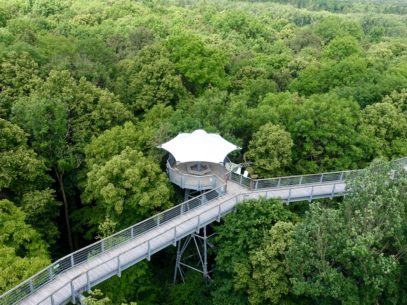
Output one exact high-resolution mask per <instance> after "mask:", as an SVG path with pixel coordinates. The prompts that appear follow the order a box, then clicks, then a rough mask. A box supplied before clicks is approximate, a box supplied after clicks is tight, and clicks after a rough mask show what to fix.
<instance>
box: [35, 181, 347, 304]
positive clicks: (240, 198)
mask: <svg viewBox="0 0 407 305" xmlns="http://www.w3.org/2000/svg"><path fill="white" fill-rule="evenodd" d="M338 184H342V183H337V182H334V183H333V184H332V190H333V191H332V195H331V196H332V197H334V196H335V186H336V185H338ZM321 185H325V183H319V184H315V185H313V186H312V187H311V193H310V194H311V195H310V196H311V199H312V193H313V189H314V188H315V187H318V186H321ZM304 187H308V188H309V186H292V187H289V188H291V189H300V188H304ZM278 189H287V187H280V188H278ZM264 192H266V197H267V192H268V191H265V190H258V191H254V192H253V191H252V192H246V193H242V194H236V195H234V196H232V197H231V198H229V199H228V200H227V201H226V202H219V203H218V204H217V205H216V207H220V206H222V205H224V204H225V203H227V202H230V201H232V202H233V201H234V202H235V203H236V204H238V203H240V202H242V201H244V200H245V199H246V195H249V194H255V193H264ZM211 201H212V200H211ZM211 201H208V203H209V202H211ZM216 207H215V208H216ZM211 209H213V208H211ZM223 212H224V213H225V211H223ZM227 212H229V211H226V213H227ZM219 213H222V211H221V210H220V209H219ZM220 216H221V215H219V216H218V218H219V217H220ZM198 217H199V216H198ZM194 218H196V216H194V217H188V218H187V219H186V220H184V221H182V222H181V223H179V224H177V225H176V226H174V227H172V228H169V229H167V230H165V231H163V232H161V233H160V234H158V235H155V236H154V237H151V238H149V239H148V240H145V241H142V242H139V243H137V244H136V245H134V246H132V247H131V248H129V249H127V250H125V251H124V252H121V253H119V254H118V255H117V256H115V257H113V258H111V259H110V260H108V261H105V262H101V263H99V264H97V265H95V266H93V267H92V269H88V270H86V271H85V272H84V273H81V274H78V275H77V276H75V277H74V278H72V279H71V280H70V283H67V284H65V285H63V286H62V287H59V288H57V289H55V290H54V291H53V292H52V293H50V294H49V295H48V296H46V297H45V298H43V299H42V300H41V301H40V302H39V304H41V303H42V302H44V301H45V300H47V299H50V298H51V302H52V298H53V295H55V294H56V293H58V292H59V291H60V290H62V289H63V288H65V287H66V286H67V285H73V284H71V283H73V281H75V280H76V279H78V278H79V277H82V276H84V275H85V276H86V278H87V279H88V282H87V283H86V285H85V286H83V285H82V286H80V287H77V288H78V289H77V290H78V292H79V291H82V290H83V291H84V290H86V289H84V288H85V287H87V288H90V286H91V285H92V283H90V282H89V272H90V271H92V270H94V269H96V268H97V267H99V266H101V265H103V264H106V263H107V262H111V261H114V260H117V262H118V267H117V270H118V271H117V273H118V274H119V273H120V272H121V271H122V269H121V267H120V265H119V264H120V257H121V256H122V255H125V254H126V253H128V252H130V251H132V250H134V249H135V248H137V247H139V246H141V245H143V244H147V245H148V244H149V243H150V242H151V241H152V240H153V239H156V238H157V237H159V236H161V235H164V234H166V233H168V232H169V231H174V232H175V233H176V230H177V227H180V226H182V225H183V224H184V223H186V222H189V221H191V220H192V219H194ZM202 226H203V224H201V223H200V222H199V221H198V227H197V228H196V230H198V229H200V227H202ZM174 236H175V234H174ZM151 254H153V253H151ZM147 257H148V256H147ZM72 288H73V289H72V290H73V291H74V294H73V295H71V298H72V302H74V298H75V296H76V295H75V294H76V292H77V291H76V289H75V287H72Z"/></svg>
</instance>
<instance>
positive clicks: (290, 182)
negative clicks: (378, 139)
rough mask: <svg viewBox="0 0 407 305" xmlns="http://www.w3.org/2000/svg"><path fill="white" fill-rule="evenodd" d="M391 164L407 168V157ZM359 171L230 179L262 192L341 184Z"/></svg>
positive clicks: (233, 174)
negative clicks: (298, 186)
mask: <svg viewBox="0 0 407 305" xmlns="http://www.w3.org/2000/svg"><path fill="white" fill-rule="evenodd" d="M391 162H393V163H395V164H400V165H404V166H405V165H407V157H406V158H401V159H397V160H394V161H391ZM358 171H360V170H346V171H339V172H326V173H321V174H308V175H296V176H285V177H278V178H266V179H252V178H250V177H245V176H243V175H241V174H238V173H235V172H230V173H229V177H228V178H229V179H230V180H232V181H234V182H237V183H238V184H240V185H242V186H244V187H246V188H248V189H250V190H261V189H269V188H278V187H285V186H295V185H307V184H314V183H327V182H339V181H344V180H346V178H347V177H349V175H350V174H352V173H356V172H358Z"/></svg>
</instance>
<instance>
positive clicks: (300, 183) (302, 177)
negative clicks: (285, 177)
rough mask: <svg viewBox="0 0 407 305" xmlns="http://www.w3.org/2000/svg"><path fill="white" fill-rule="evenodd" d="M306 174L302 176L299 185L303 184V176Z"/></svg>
mask: <svg viewBox="0 0 407 305" xmlns="http://www.w3.org/2000/svg"><path fill="white" fill-rule="evenodd" d="M303 177H304V176H301V177H300V183H299V185H301V184H302V178H303Z"/></svg>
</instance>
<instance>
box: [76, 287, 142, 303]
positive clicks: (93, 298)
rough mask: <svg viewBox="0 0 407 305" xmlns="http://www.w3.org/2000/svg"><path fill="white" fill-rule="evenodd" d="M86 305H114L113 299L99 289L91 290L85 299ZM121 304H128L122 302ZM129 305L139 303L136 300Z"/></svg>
mask: <svg viewBox="0 0 407 305" xmlns="http://www.w3.org/2000/svg"><path fill="white" fill-rule="evenodd" d="M83 302H84V304H85V305H113V304H115V303H113V301H111V300H110V299H109V298H108V297H104V296H103V293H102V292H101V291H100V290H99V289H95V290H93V291H92V292H91V294H90V295H89V296H88V297H86V298H85V299H84V301H83ZM121 305H126V304H124V303H121ZM129 305H137V303H135V302H131V303H130V304H129Z"/></svg>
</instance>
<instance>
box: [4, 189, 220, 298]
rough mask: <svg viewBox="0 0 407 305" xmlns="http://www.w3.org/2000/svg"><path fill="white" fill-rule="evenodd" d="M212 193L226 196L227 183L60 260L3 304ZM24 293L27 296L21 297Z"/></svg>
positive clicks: (24, 283)
mask: <svg viewBox="0 0 407 305" xmlns="http://www.w3.org/2000/svg"><path fill="white" fill-rule="evenodd" d="M212 192H217V193H218V195H223V194H224V193H226V184H223V185H221V186H219V187H217V188H215V189H212V190H209V191H208V192H205V193H203V194H201V195H200V196H197V197H194V198H192V199H189V200H187V201H184V202H182V203H180V204H178V205H176V206H174V207H172V208H170V209H167V210H165V211H163V212H160V213H158V214H155V215H153V216H151V217H149V218H147V219H145V220H143V221H141V222H139V223H137V224H135V225H132V226H130V227H128V228H126V229H123V230H121V231H119V232H117V233H115V234H113V235H110V236H108V237H106V238H104V239H101V240H100V241H97V242H95V243H92V244H90V245H88V246H86V247H84V248H81V249H79V250H77V251H75V252H72V253H70V254H68V255H66V256H64V257H62V258H60V259H58V260H57V261H55V262H54V263H52V264H51V265H49V266H48V267H46V268H44V269H42V270H41V271H39V272H37V273H36V274H34V275H32V276H31V277H29V278H28V279H26V280H25V281H23V282H22V283H20V284H19V285H17V286H16V287H14V288H12V289H10V290H9V291H7V292H5V293H4V294H2V295H1V296H0V304H1V305H10V304H15V303H16V302H18V301H20V300H22V299H23V298H25V297H26V296H28V295H30V294H32V293H34V292H35V291H37V290H38V289H39V288H41V287H43V286H44V285H46V284H47V283H49V282H50V281H51V280H52V279H53V278H54V277H55V276H57V275H59V274H61V273H64V272H66V271H68V270H70V269H72V268H73V267H75V266H78V265H80V264H81V263H83V262H85V261H87V259H88V256H89V255H92V257H94V256H96V255H99V254H101V253H104V252H106V251H109V250H112V249H113V248H115V247H117V246H118V245H121V244H123V243H124V242H126V241H128V240H130V239H133V238H135V237H137V236H139V235H141V234H143V233H146V232H147V231H149V230H151V229H152V228H155V227H158V226H160V225H162V224H164V223H166V222H167V221H169V220H171V219H173V218H174V217H176V216H179V215H182V214H184V213H187V212H188V211H190V210H192V209H194V208H195V207H196V206H199V205H200V204H201V202H205V201H204V200H201V199H202V198H204V197H206V196H208V195H209V194H210V193H212ZM20 288H22V289H21V292H20V291H19V289H20ZM15 291H17V292H16V294H17V295H16V297H17V298H16V299H15V300H13V299H11V300H10V301H9V299H6V298H7V297H8V296H9V295H11V294H12V293H14V292H15ZM20 294H23V295H21V296H20ZM4 302H6V303H4Z"/></svg>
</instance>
